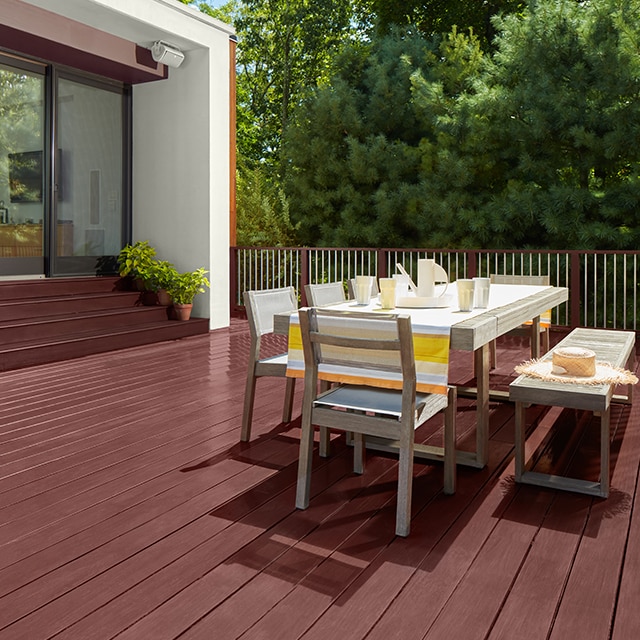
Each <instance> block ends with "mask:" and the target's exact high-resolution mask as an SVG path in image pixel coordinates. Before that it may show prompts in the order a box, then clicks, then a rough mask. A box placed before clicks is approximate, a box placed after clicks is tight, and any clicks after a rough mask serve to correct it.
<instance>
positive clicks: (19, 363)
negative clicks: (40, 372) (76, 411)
mask: <svg viewBox="0 0 640 640" xmlns="http://www.w3.org/2000/svg"><path fill="white" fill-rule="evenodd" d="M208 332H209V320H208V319H206V318H191V319H190V320H188V321H187V322H181V321H178V320H166V321H160V322H150V323H146V324H138V325H135V326H130V327H127V326H121V327H115V328H113V329H111V330H106V329H101V330H95V331H83V332H80V333H77V334H69V335H65V336H59V337H57V338H55V337H54V338H48V339H47V338H43V339H40V340H27V341H20V342H15V343H13V344H10V345H2V346H0V371H9V370H11V369H19V368H22V367H29V366H32V365H37V364H45V363H47V362H57V361H60V360H70V359H72V358H79V357H82V356H86V355H91V354H95V353H104V352H107V351H116V350H118V349H126V348H128V347H137V346H141V345H145V344H153V343H155V342H164V341H166V340H178V339H180V338H186V337H189V336H195V335H201V334H206V333H208Z"/></svg>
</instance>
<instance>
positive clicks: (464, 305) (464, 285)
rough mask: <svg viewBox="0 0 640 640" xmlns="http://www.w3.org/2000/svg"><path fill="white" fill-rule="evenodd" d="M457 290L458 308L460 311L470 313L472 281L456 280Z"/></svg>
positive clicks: (471, 306)
mask: <svg viewBox="0 0 640 640" xmlns="http://www.w3.org/2000/svg"><path fill="white" fill-rule="evenodd" d="M456 282H457V288H458V308H459V309H460V311H471V310H472V309H473V285H474V283H473V280H469V279H466V278H465V279H459V280H456Z"/></svg>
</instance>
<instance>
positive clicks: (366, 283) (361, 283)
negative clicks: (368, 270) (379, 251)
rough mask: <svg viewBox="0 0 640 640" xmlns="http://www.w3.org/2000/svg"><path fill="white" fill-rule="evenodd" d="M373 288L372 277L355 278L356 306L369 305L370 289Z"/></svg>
mask: <svg viewBox="0 0 640 640" xmlns="http://www.w3.org/2000/svg"><path fill="white" fill-rule="evenodd" d="M372 286H373V276H356V290H355V294H356V302H357V303H358V304H369V302H370V300H371V287H372Z"/></svg>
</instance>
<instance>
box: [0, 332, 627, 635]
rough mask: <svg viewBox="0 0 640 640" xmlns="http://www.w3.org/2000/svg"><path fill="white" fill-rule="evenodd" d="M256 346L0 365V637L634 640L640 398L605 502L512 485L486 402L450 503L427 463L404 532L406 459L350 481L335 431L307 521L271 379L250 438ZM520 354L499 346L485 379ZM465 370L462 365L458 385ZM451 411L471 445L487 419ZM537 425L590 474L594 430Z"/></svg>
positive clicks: (457, 357)
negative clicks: (482, 460) (481, 463)
mask: <svg viewBox="0 0 640 640" xmlns="http://www.w3.org/2000/svg"><path fill="white" fill-rule="evenodd" d="M248 349H249V338H248V330H247V326H246V322H244V321H241V320H234V322H233V324H232V326H231V327H230V328H229V329H225V330H218V331H215V332H212V333H211V334H209V335H206V336H195V337H192V338H186V339H183V340H180V341H175V342H165V343H160V344H156V345H150V346H145V347H137V348H131V349H125V350H122V351H117V352H112V353H107V354H100V355H94V356H88V357H85V358H81V359H76V360H72V361H67V362H60V363H54V364H49V365H41V366H37V367H31V368H28V369H22V370H18V371H11V372H6V373H4V374H2V387H3V394H2V400H0V416H1V424H2V426H1V427H0V464H1V465H2V466H1V467H0V549H1V553H0V638H2V640H8V639H11V638H29V639H30V640H40V639H45V638H53V637H55V638H56V639H62V638H65V639H71V638H77V639H82V640H86V639H87V638H91V639H92V640H96V639H102V638H105V639H106V638H119V639H122V638H131V639H135V640H147V639H151V638H153V639H154V640H161V639H165V638H166V639H173V638H181V639H182V638H185V639H186V638H190V639H192V638H207V639H212V638H215V639H216V640H226V639H227V638H238V637H242V638H269V639H271V638H278V639H279V640H281V639H285V638H302V637H304V638H305V639H311V638H322V640H325V639H326V638H327V637H335V638H349V639H350V640H352V639H358V638H365V637H366V638H367V639H368V640H371V639H378V638H380V639H382V638H385V639H388V638H403V640H408V639H411V638H430V639H436V640H441V639H444V638H456V639H459V640H469V639H473V638H492V639H493V638H507V639H514V638H527V639H528V640H531V639H535V638H561V639H573V638H580V639H591V638H592V639H596V640H600V639H602V640H604V639H605V638H615V639H616V640H630V639H631V638H637V637H640V613H638V611H637V602H638V600H639V598H640V581H638V579H637V576H638V575H639V571H640V535H639V534H640V520H639V518H638V512H636V511H635V509H634V506H635V501H636V487H637V479H638V469H639V462H640V439H639V434H638V421H639V409H638V408H637V405H636V406H634V407H629V406H621V405H619V406H616V407H615V408H614V409H613V410H612V416H611V425H612V428H611V438H612V441H611V450H612V462H611V467H612V491H611V495H610V497H609V498H608V499H607V500H601V499H597V498H590V497H587V496H581V495H575V494H570V493H564V492H556V491H553V490H547V489H539V488H535V487H530V486H519V485H516V484H515V483H514V481H513V419H514V418H513V406H512V405H510V404H508V403H491V441H490V460H489V464H488V465H487V467H486V468H485V469H482V470H479V471H478V470H472V469H466V468H460V469H459V471H458V490H457V492H456V494H455V495H454V496H444V495H443V493H442V468H441V467H440V466H439V465H427V464H417V465H416V477H415V483H414V499H413V507H414V517H413V521H412V530H411V536H410V537H409V538H407V539H402V538H397V537H395V536H394V535H393V531H394V520H395V477H396V476H395V473H396V461H395V460H394V458H393V457H389V456H386V455H370V456H369V459H368V464H367V468H366V472H365V474H364V475H362V476H355V475H353V474H352V473H351V459H350V450H349V448H348V447H347V446H346V444H345V442H344V439H343V438H342V437H339V436H336V437H335V438H334V440H333V442H332V456H331V457H330V458H328V459H320V458H317V457H316V459H315V460H314V474H313V479H312V499H311V505H310V507H309V509H307V510H306V511H297V510H296V509H295V508H294V495H295V481H296V473H297V453H298V452H297V447H298V436H299V418H298V419H296V420H294V421H293V422H292V423H291V424H279V420H280V413H281V399H282V392H283V389H284V383H283V382H282V381H281V380H269V379H263V380H261V381H259V383H258V395H257V398H256V410H255V421H254V427H253V433H254V437H253V440H252V442H251V443H248V444H240V443H239V442H238V438H239V430H240V419H241V415H240V414H241V411H242V398H243V393H244V377H245V367H246V360H247V354H248ZM526 358H527V350H526V345H525V344H524V343H523V342H521V341H520V340H518V339H513V338H512V339H505V340H503V341H501V342H500V343H499V359H498V365H499V366H498V368H497V369H496V370H495V371H494V372H493V374H492V386H494V387H498V388H503V389H505V388H506V387H507V385H508V382H509V380H510V379H511V372H512V370H513V366H514V365H515V364H517V363H519V362H521V361H522V360H524V359H526ZM470 370H471V355H470V354H469V353H463V352H459V353H455V354H454V357H453V361H452V365H451V376H450V377H451V379H452V381H454V382H458V383H466V382H470V380H469V371H470ZM300 387H301V385H300ZM300 395H301V388H300V389H299V390H298V392H297V394H296V408H297V411H296V412H295V413H294V415H298V414H299V408H300ZM459 402H460V406H459V413H458V435H459V446H460V447H461V448H470V447H471V446H473V443H474V441H475V432H474V418H475V409H474V406H473V402H472V401H471V400H467V399H460V401H459ZM439 420H441V417H436V418H435V419H434V420H433V421H432V422H430V423H428V424H427V425H425V427H423V428H421V429H420V430H419V432H418V434H419V438H420V439H421V440H424V441H426V440H429V439H431V438H438V437H439V434H438V428H439V425H440V424H441V423H439ZM527 420H528V422H530V423H531V424H532V425H533V424H535V425H537V428H536V430H535V433H533V434H532V435H531V437H530V439H529V441H530V442H531V443H532V444H533V446H537V444H539V443H541V442H543V438H544V436H545V435H546V434H549V433H550V434H551V435H552V436H553V437H551V438H550V439H549V440H548V442H546V444H545V446H544V447H542V448H541V450H540V451H539V459H538V462H537V465H538V468H539V469H544V470H556V471H557V470H558V469H563V470H566V471H567V472H568V473H571V474H575V475H577V476H580V477H585V478H594V479H595V478H597V476H598V473H599V448H598V447H599V443H598V433H599V430H598V420H597V418H596V419H594V418H592V417H590V416H587V415H584V414H580V413H576V412H574V411H567V410H564V411H563V410H558V409H546V408H538V409H536V408H532V409H530V410H529V412H528V414H527ZM554 421H557V424H556V426H555V427H554V428H553V429H552V430H551V429H550V427H551V425H552V424H553V422H554Z"/></svg>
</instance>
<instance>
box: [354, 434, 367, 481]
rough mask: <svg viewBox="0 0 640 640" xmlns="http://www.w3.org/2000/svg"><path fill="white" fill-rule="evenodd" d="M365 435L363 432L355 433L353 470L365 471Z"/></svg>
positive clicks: (356, 471)
mask: <svg viewBox="0 0 640 640" xmlns="http://www.w3.org/2000/svg"><path fill="white" fill-rule="evenodd" d="M364 454H365V451H364V437H363V436H362V434H361V433H354V434H353V472H354V473H358V474H362V473H364Z"/></svg>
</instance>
